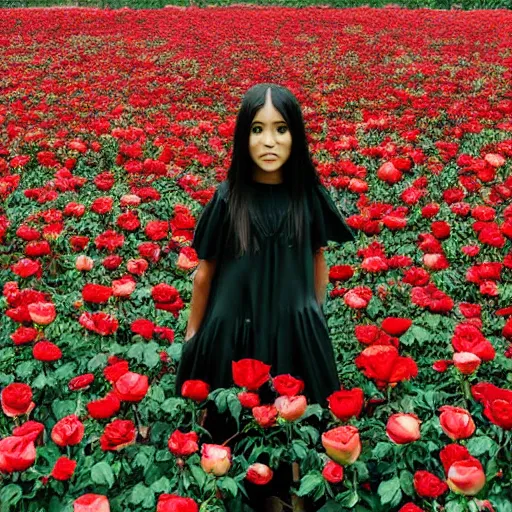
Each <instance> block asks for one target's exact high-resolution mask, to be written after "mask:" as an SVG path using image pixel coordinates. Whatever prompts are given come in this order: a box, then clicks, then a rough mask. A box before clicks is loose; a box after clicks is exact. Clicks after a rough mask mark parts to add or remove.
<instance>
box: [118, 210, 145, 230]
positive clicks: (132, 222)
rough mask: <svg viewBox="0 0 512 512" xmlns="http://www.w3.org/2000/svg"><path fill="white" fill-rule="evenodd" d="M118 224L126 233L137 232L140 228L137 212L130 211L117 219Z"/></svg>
mask: <svg viewBox="0 0 512 512" xmlns="http://www.w3.org/2000/svg"><path fill="white" fill-rule="evenodd" d="M116 224H117V226H118V227H120V228H121V229H124V230H126V231H136V230H137V229H139V227H140V220H139V217H138V215H137V213H136V212H132V211H128V212H125V213H122V214H121V215H119V217H117V220H116Z"/></svg>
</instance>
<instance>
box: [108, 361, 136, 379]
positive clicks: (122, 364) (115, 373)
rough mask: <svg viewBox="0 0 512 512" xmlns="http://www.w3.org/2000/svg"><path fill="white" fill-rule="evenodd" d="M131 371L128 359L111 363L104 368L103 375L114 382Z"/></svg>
mask: <svg viewBox="0 0 512 512" xmlns="http://www.w3.org/2000/svg"><path fill="white" fill-rule="evenodd" d="M129 371H130V368H129V365H128V361H124V360H121V361H116V362H115V363H113V364H109V365H108V366H107V367H106V368H104V370H103V375H104V376H105V378H106V379H107V380H108V381H109V382H111V383H112V384H113V383H114V382H115V381H116V380H117V379H119V377H121V376H123V375H124V374H125V373H128V372H129Z"/></svg>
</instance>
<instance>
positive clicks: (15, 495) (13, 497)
mask: <svg viewBox="0 0 512 512" xmlns="http://www.w3.org/2000/svg"><path fill="white" fill-rule="evenodd" d="M22 495H23V491H22V489H21V487H20V486H19V485H15V484H7V485H5V486H4V487H2V490H1V491H0V507H1V508H0V510H1V512H8V511H9V510H11V506H14V505H16V503H18V501H20V499H21V497H22ZM15 510H16V509H15Z"/></svg>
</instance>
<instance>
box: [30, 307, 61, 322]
mask: <svg viewBox="0 0 512 512" xmlns="http://www.w3.org/2000/svg"><path fill="white" fill-rule="evenodd" d="M27 307H28V314H29V315H30V318H31V320H32V322H34V323H36V324H39V325H48V324H51V323H52V322H53V321H54V320H55V316H56V313H55V305H54V304H52V303H51V302H33V303H32V304H29V305H28V306H27Z"/></svg>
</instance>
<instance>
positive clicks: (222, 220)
mask: <svg viewBox="0 0 512 512" xmlns="http://www.w3.org/2000/svg"><path fill="white" fill-rule="evenodd" d="M219 188H220V186H219V187H217V190H216V191H215V193H214V194H213V197H212V198H211V200H210V201H209V202H208V204H207V205H206V206H205V207H204V209H203V211H202V212H201V215H200V217H199V220H198V221H197V224H196V228H195V230H194V237H193V240H192V244H191V247H192V248H193V249H195V251H196V253H197V257H198V258H199V259H200V260H214V259H218V258H219V257H220V255H221V253H222V250H223V248H224V242H225V236H224V234H225V226H226V221H227V204H226V202H225V201H224V199H223V198H222V193H221V191H220V190H219Z"/></svg>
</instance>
